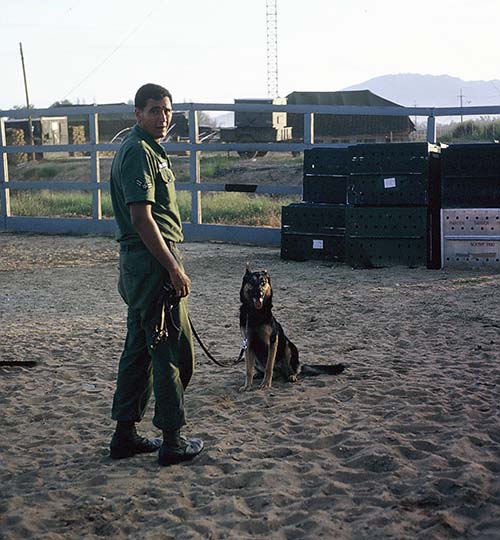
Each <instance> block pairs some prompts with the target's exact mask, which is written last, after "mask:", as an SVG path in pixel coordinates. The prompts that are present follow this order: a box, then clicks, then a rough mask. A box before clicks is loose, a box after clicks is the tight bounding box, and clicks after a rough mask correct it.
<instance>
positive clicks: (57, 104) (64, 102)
mask: <svg viewBox="0 0 500 540" xmlns="http://www.w3.org/2000/svg"><path fill="white" fill-rule="evenodd" d="M68 105H73V103H71V101H70V100H69V99H63V100H62V101H54V103H52V105H51V106H50V108H52V107H67V106H68Z"/></svg>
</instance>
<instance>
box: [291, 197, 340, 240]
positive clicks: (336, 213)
mask: <svg viewBox="0 0 500 540" xmlns="http://www.w3.org/2000/svg"><path fill="white" fill-rule="evenodd" d="M346 209H347V207H346V206H345V205H337V204H314V203H293V204H289V205H288V206H283V207H282V208H281V229H282V231H283V232H299V233H303V232H312V233H318V234H319V233H321V234H326V235H328V234H344V233H345V220H346Z"/></svg>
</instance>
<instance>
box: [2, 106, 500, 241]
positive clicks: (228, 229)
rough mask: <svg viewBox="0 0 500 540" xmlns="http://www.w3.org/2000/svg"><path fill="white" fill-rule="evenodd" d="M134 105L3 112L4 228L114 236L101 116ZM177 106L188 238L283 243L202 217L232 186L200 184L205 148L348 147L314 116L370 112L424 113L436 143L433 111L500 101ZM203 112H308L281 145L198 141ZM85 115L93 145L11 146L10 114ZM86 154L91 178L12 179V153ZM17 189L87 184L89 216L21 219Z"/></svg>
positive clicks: (493, 111)
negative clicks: (185, 129)
mask: <svg viewBox="0 0 500 540" xmlns="http://www.w3.org/2000/svg"><path fill="white" fill-rule="evenodd" d="M133 110H134V109H133V107H132V106H130V105H88V106H79V107H77V108H75V107H57V108H50V109H30V110H27V109H19V110H9V111H0V158H1V159H0V206H1V213H0V230H4V231H18V232H37V233H53V234H55V233H58V234H112V233H113V232H114V230H115V222H114V219H109V218H103V216H102V192H103V191H105V190H109V183H108V182H102V181H101V177H100V159H101V157H100V153H101V152H110V151H111V152H112V151H116V150H117V149H118V148H119V146H120V145H119V144H113V143H100V141H99V115H100V114H114V113H115V114H124V113H131V112H133ZM174 110H175V111H184V112H187V113H188V123H189V124H188V125H189V141H188V142H179V143H165V144H162V146H163V147H164V148H165V150H166V152H188V153H189V156H190V157H189V163H190V182H186V183H178V184H177V189H179V190H187V191H190V192H191V222H190V223H184V232H185V237H186V239H187V240H195V241H196V240H201V241H208V240H215V241H226V242H239V243H252V244H259V245H262V244H267V245H279V243H280V230H279V229H276V228H271V227H249V226H248V227H247V226H241V225H210V224H204V223H203V214H202V204H201V194H202V192H207V191H219V192H220V191H227V190H228V188H227V184H217V183H205V182H204V183H202V182H201V175H200V153H201V152H207V151H209V152H229V151H237V152H245V151H262V152H301V151H303V150H305V149H309V148H313V147H321V146H328V147H332V146H336V147H340V146H346V145H342V144H316V143H315V135H314V115H316V114H330V115H365V116H407V117H408V116H409V117H415V116H419V117H427V140H428V141H429V142H436V117H440V116H460V117H464V116H472V115H473V116H478V115H498V114H500V106H475V107H440V108H437V107H436V108H434V107H358V106H331V105H271V104H243V103H238V104H214V103H176V104H174ZM200 111H211V112H214V111H219V112H227V111H234V112H260V113H262V112H270V113H271V112H287V113H298V114H302V115H303V117H304V137H303V142H291V143H288V142H279V143H218V142H203V141H200V140H199V129H198V113H199V112H200ZM74 115H78V116H82V115H85V116H87V117H88V122H89V126H90V143H88V144H64V145H63V144H57V145H25V146H8V145H7V139H6V130H5V120H6V119H7V118H9V119H23V118H27V117H28V116H31V117H41V116H43V117H51V116H59V117H60V116H68V117H70V116H74ZM36 152H43V153H51V152H85V153H87V154H89V155H90V179H89V180H90V181H88V182H84V181H74V182H69V181H67V182H49V181H37V182H29V181H10V180H9V165H8V160H7V158H8V155H9V154H16V153H36ZM11 189H12V190H15V189H57V190H85V191H90V192H92V217H91V218H57V217H43V218H42V217H21V216H13V215H12V212H11V204H10V190H11ZM246 191H251V192H252V193H260V194H274V195H285V194H300V193H301V186H276V185H266V186H263V185H256V186H251V189H250V188H248V189H246Z"/></svg>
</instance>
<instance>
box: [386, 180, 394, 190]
mask: <svg viewBox="0 0 500 540" xmlns="http://www.w3.org/2000/svg"><path fill="white" fill-rule="evenodd" d="M384 187H385V188H386V189H387V188H393V187H396V179H395V178H384Z"/></svg>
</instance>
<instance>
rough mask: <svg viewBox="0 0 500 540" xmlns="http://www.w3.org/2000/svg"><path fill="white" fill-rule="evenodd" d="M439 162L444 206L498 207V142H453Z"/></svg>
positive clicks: (443, 151) (499, 181) (499, 147)
mask: <svg viewBox="0 0 500 540" xmlns="http://www.w3.org/2000/svg"><path fill="white" fill-rule="evenodd" d="M441 162H442V163H441V200H442V207H443V208H450V209H453V208H465V209H466V208H497V207H500V144H453V145H450V146H447V147H445V148H443V150H442V156H441Z"/></svg>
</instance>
